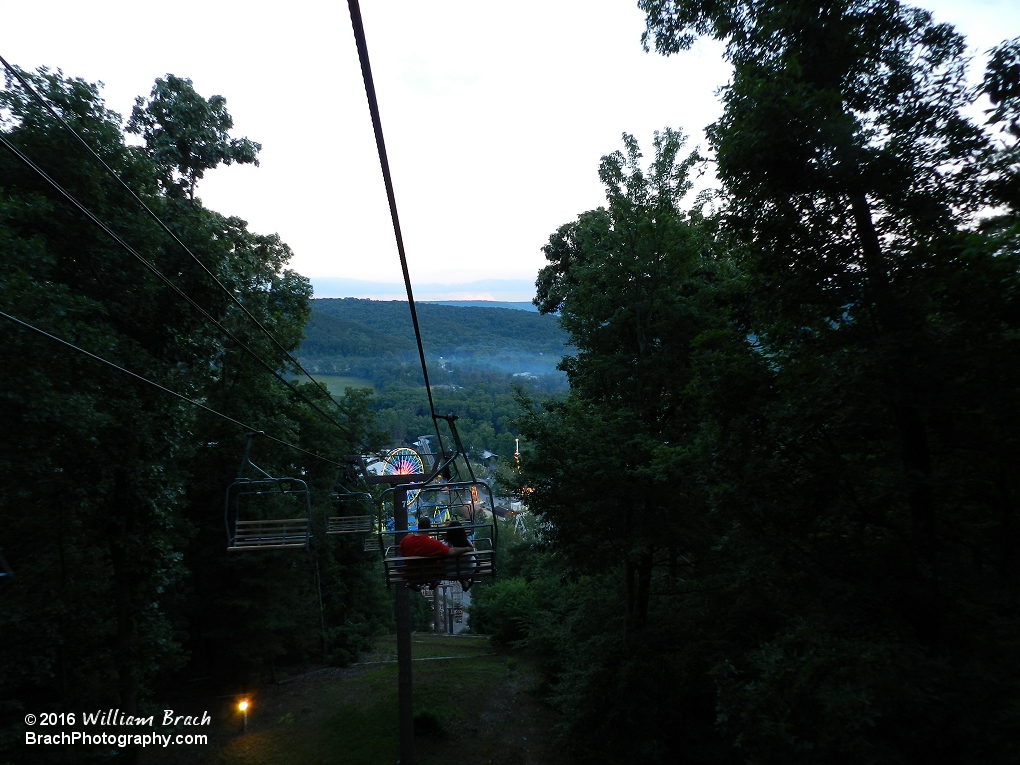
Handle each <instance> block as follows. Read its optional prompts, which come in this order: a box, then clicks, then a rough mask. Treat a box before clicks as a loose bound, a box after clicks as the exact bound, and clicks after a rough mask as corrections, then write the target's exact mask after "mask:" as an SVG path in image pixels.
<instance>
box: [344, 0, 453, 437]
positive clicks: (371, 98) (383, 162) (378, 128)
mask: <svg viewBox="0 0 1020 765" xmlns="http://www.w3.org/2000/svg"><path fill="white" fill-rule="evenodd" d="M347 6H348V8H349V9H350V13H351V24H352V26H353V27H354V39H355V41H356V42H357V45H358V59H359V60H360V61H361V76H362V79H363V80H364V82H365V95H366V96H367V97H368V110H369V112H370V113H371V115H372V128H373V130H374V131H375V145H376V148H377V149H378V152H379V165H380V166H381V168H382V174H383V182H384V183H385V185H386V198H387V200H389V204H390V218H391V220H392V221H393V234H394V236H395V237H396V240H397V253H398V254H399V256H400V268H401V271H402V272H403V274H404V288H405V289H406V290H407V305H408V306H409V307H410V309H411V324H412V325H413V326H414V339H415V341H416V342H417V343H418V358H420V359H421V373H422V377H423V378H424V380H425V392H426V393H427V394H428V398H429V410H430V411H431V413H432V425H433V426H434V427H435V429H436V438H437V439H439V450H440V452H444V451H445V448H444V447H443V437H442V436H441V435H440V434H439V423H438V419H437V417H436V405H435V403H434V402H433V400H432V386H431V385H430V384H429V370H428V366H427V365H426V363H425V349H424V347H423V346H422V342H421V330H420V328H419V327H418V312H417V311H416V310H415V306H414V294H413V293H412V290H411V274H410V272H409V271H408V269H407V254H406V253H405V251H404V237H403V234H401V231H400V217H399V216H398V215H397V198H396V195H395V193H394V191H393V178H392V176H391V174H390V162H389V159H388V158H387V154H386V141H385V140H384V138H383V129H382V118H381V117H380V116H379V102H378V100H377V99H376V95H375V81H374V80H373V78H372V65H371V63H370V62H369V58H368V42H367V41H366V39H365V25H364V24H363V22H362V20H361V7H360V6H359V5H358V0H347Z"/></svg>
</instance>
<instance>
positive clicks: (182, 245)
mask: <svg viewBox="0 0 1020 765" xmlns="http://www.w3.org/2000/svg"><path fill="white" fill-rule="evenodd" d="M0 63H2V64H3V66H4V68H5V69H7V71H8V72H10V73H11V74H12V75H13V76H14V77H15V78H16V79H17V80H18V82H20V83H21V86H22V87H23V88H24V89H25V90H27V91H28V92H29V93H30V94H31V95H32V97H33V98H35V100H36V101H38V102H39V104H40V105H41V106H42V107H43V108H44V109H45V110H46V111H47V112H49V114H50V116H52V117H53V118H54V119H55V120H57V122H59V123H60V124H61V125H62V126H63V128H64V129H65V130H66V131H67V132H69V133H70V134H71V135H72V136H74V137H75V139H77V141H78V143H80V144H81V145H82V146H83V147H85V150H86V151H87V152H88V153H89V154H91V155H92V156H93V157H94V158H95V160H96V161H97V162H99V164H100V165H102V167H103V169H104V170H105V171H106V172H107V174H108V175H110V177H112V178H113V179H114V180H115V181H117V183H119V184H120V185H121V186H122V187H123V188H124V190H125V191H127V193H128V194H130V195H131V197H132V198H133V199H134V200H135V201H136V202H137V203H138V204H139V205H140V206H141V208H142V209H143V210H145V212H146V213H148V215H149V217H150V218H152V219H153V220H154V221H155V222H156V224H157V225H159V227H160V228H162V229H163V231H165V232H166V233H167V234H168V235H169V236H170V238H171V239H173V240H174V242H176V243H177V245H179V246H180V248H181V249H182V250H184V252H186V253H187V254H188V255H189V256H190V257H191V259H192V260H194V261H195V262H196V263H198V265H199V267H200V268H201V269H202V270H203V271H205V272H206V274H208V276H209V278H210V279H212V280H213V281H214V282H216V285H217V286H218V287H219V288H220V289H221V290H223V292H225V293H226V294H227V296H228V297H229V298H230V299H231V300H232V301H234V303H235V304H236V305H237V307H238V308H240V309H241V311H243V312H244V314H245V315H246V316H247V317H248V318H249V319H251V320H252V321H253V322H255V325H256V326H257V327H258V328H259V329H260V330H262V332H263V333H265V335H266V337H268V338H269V339H270V340H272V341H273V344H274V345H276V347H277V348H278V349H279V350H280V351H282V352H283V353H284V355H285V356H286V357H287V359H288V360H289V361H290V362H291V363H292V364H293V365H294V366H295V367H296V368H297V369H299V370H301V372H303V373H304V375H305V376H306V377H307V378H308V379H309V380H311V381H312V382H313V383H314V384H315V385H316V386H318V388H319V389H320V390H321V391H322V392H323V393H325V394H326V397H327V398H328V399H329V400H330V401H332V402H333V404H335V405H336V407H337V409H339V410H340V411H341V412H343V413H344V414H345V415H347V417H349V418H350V419H351V421H352V422H354V421H356V420H355V418H354V417H353V416H352V415H351V413H350V411H349V410H348V409H346V408H345V407H344V406H342V405H341V404H340V402H339V401H337V400H336V399H334V398H333V396H332V394H330V392H329V390H328V389H327V388H326V386H325V385H323V384H322V383H320V382H319V381H318V380H316V379H315V378H314V377H312V375H311V374H310V373H309V372H308V371H307V370H306V369H305V368H304V367H303V366H301V364H300V363H299V362H298V360H297V359H295V358H294V357H293V356H291V355H290V353H289V352H288V351H287V349H286V348H285V347H284V346H283V344H282V343H280V341H279V340H277V339H276V336H275V335H273V333H272V332H270V331H269V330H268V329H266V327H265V326H263V324H262V322H260V321H259V320H258V318H257V317H256V316H255V315H254V314H252V313H251V311H249V310H248V309H247V308H246V307H245V305H244V304H243V303H242V302H241V301H240V300H238V299H237V297H236V296H235V295H234V293H233V292H231V291H230V290H229V289H228V288H227V287H226V285H224V284H223V282H221V281H220V280H219V278H218V277H217V276H216V274H214V273H213V272H212V271H211V270H210V269H209V268H208V267H207V266H206V265H205V263H203V262H202V261H201V259H200V258H199V257H198V256H197V255H195V253H193V252H192V251H191V249H190V248H189V247H188V246H187V245H186V244H185V243H184V242H182V241H181V240H180V238H179V237H178V236H177V234H175V233H174V232H173V231H171V230H170V227H169V226H167V225H166V223H164V222H163V219H162V218H160V217H159V216H158V215H157V214H156V213H155V212H153V211H152V208H150V207H149V206H148V205H147V204H146V203H145V202H144V201H143V200H142V199H141V197H139V196H138V195H137V194H136V193H135V192H134V190H133V189H132V188H131V187H130V186H128V185H127V183H125V182H124V179H122V178H121V177H120V176H119V175H118V174H117V171H116V170H114V169H113V168H112V167H110V166H109V165H108V164H107V163H106V160H104V159H103V158H102V157H100V156H99V154H98V153H97V152H96V151H95V149H93V148H92V147H91V146H89V144H88V143H87V142H86V141H85V139H84V138H82V137H81V136H80V135H79V134H78V133H77V131H75V129H74V128H72V127H71V126H70V125H69V124H67V122H66V121H65V120H64V118H63V117H61V116H60V115H59V114H58V113H57V112H56V110H55V109H53V107H52V106H50V104H49V103H48V102H47V101H46V99H44V98H43V97H42V95H40V94H39V92H38V91H37V90H36V89H35V88H33V87H32V84H31V83H30V82H28V80H26V79H25V78H24V77H23V76H22V74H21V72H20V71H18V69H17V67H14V66H12V65H11V64H10V63H8V61H7V59H5V58H4V57H3V56H0Z"/></svg>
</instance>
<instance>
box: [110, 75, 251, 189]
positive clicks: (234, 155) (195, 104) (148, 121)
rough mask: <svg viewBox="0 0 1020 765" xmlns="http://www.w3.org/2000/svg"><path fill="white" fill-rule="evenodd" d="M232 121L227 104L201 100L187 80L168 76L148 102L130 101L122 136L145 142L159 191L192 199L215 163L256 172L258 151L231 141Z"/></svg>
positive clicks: (246, 142) (241, 140) (215, 98)
mask: <svg viewBox="0 0 1020 765" xmlns="http://www.w3.org/2000/svg"><path fill="white" fill-rule="evenodd" d="M233 127H234V120H233V119H232V118H231V116H230V114H228V113H227V99H225V98H224V97H223V96H213V97H212V98H209V99H205V98H203V97H202V96H200V95H199V94H198V93H196V92H195V88H194V86H193V85H192V82H191V80H189V79H187V78H185V77H175V76H174V75H172V74H168V75H167V76H166V79H162V78H157V79H156V84H155V85H153V87H152V93H151V94H150V96H149V100H148V102H146V100H145V99H144V98H142V97H141V96H139V97H138V98H137V99H135V107H134V109H132V110H131V119H130V120H128V123H127V128H126V129H127V132H129V133H136V134H137V135H140V136H141V137H142V138H143V139H144V140H145V148H146V149H147V150H148V153H149V157H150V159H151V161H152V163H153V164H154V165H155V167H156V171H157V173H158V178H159V182H160V185H161V186H162V188H163V190H164V191H165V192H166V194H167V195H168V196H173V197H183V196H185V195H187V197H188V198H189V199H191V200H194V198H195V184H197V183H198V181H200V180H201V179H202V178H203V177H204V176H205V171H206V170H212V169H213V168H215V167H216V166H217V165H220V164H221V163H222V164H224V165H230V164H233V163H235V162H236V163H238V164H254V165H256V166H258V163H259V161H258V159H257V157H258V153H259V151H260V150H261V149H262V145H261V144H258V143H255V142H254V141H250V140H248V139H247V138H231V137H230V136H229V134H228V133H229V131H230V129H231V128H233Z"/></svg>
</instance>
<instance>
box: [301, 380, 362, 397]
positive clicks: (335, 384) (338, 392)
mask: <svg viewBox="0 0 1020 765" xmlns="http://www.w3.org/2000/svg"><path fill="white" fill-rule="evenodd" d="M314 377H315V379H316V380H317V381H318V382H321V383H322V384H323V385H325V386H326V389H327V390H328V391H329V392H330V393H331V394H332V395H334V396H342V395H344V391H345V390H347V389H348V388H371V387H372V381H371V380H366V379H365V378H363V377H341V376H340V375H314ZM305 379H306V380H307V379H308V378H305Z"/></svg>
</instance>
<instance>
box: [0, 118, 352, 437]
mask: <svg viewBox="0 0 1020 765" xmlns="http://www.w3.org/2000/svg"><path fill="white" fill-rule="evenodd" d="M0 144H3V146H4V147H5V148H6V149H7V150H8V151H10V152H11V153H12V154H14V156H16V157H17V158H18V159H20V160H21V161H22V162H23V163H25V164H26V165H27V166H28V167H29V168H31V169H32V170H33V171H35V172H36V173H37V174H38V175H39V176H40V177H41V178H42V179H43V180H45V181H46V182H47V183H48V184H50V186H52V187H53V188H54V189H55V190H56V191H57V192H58V193H60V194H61V195H62V196H63V197H64V198H65V199H67V201H68V202H70V203H71V204H72V205H73V206H74V207H76V208H77V209H78V210H79V211H80V212H81V213H82V214H83V215H85V217H87V218H88V219H89V220H90V221H92V222H93V223H94V224H96V225H97V226H98V227H99V228H101V229H102V230H103V231H104V232H105V233H106V234H107V235H108V236H109V237H110V238H111V239H113V241H114V242H116V243H117V244H119V245H120V246H121V247H122V248H124V249H125V250H126V251H127V252H128V253H129V254H130V255H132V256H133V257H134V258H135V259H136V260H138V261H139V262H140V263H141V264H142V265H144V266H145V267H146V268H147V269H149V271H150V272H151V273H152V274H153V275H155V276H156V277H157V278H158V279H160V280H161V281H162V282H163V283H164V284H166V285H167V286H168V287H170V289H172V290H173V291H174V292H176V293H177V294H178V295H179V296H180V297H182V298H183V299H184V300H185V301H187V302H188V303H189V304H190V305H191V306H192V307H194V308H195V309H196V310H197V311H198V312H199V313H201V314H202V316H204V317H205V318H206V319H208V320H209V321H210V322H212V323H213V324H214V325H215V326H216V327H217V328H218V329H219V330H220V331H221V332H223V333H224V334H225V335H226V336H227V337H229V338H230V339H231V340H233V341H234V342H235V343H236V344H237V345H238V347H239V348H241V349H242V350H244V351H245V352H246V353H247V354H248V355H250V356H251V357H252V358H254V359H255V360H256V361H258V362H259V364H261V365H262V366H263V367H265V368H266V370H268V371H269V372H270V373H271V374H272V375H273V376H274V377H276V379H277V380H279V381H280V382H281V383H283V384H284V385H286V386H287V387H288V388H289V389H290V390H291V392H292V393H294V394H295V395H297V396H298V398H300V399H301V400H302V401H304V402H305V403H306V404H308V406H310V407H311V408H312V409H314V410H315V411H316V412H318V413H319V415H320V416H322V417H323V418H324V419H325V420H327V421H328V422H330V423H332V424H333V425H335V426H336V427H337V428H338V429H339V430H340V431H341V432H342V433H344V435H346V436H347V437H348V438H352V439H353V438H354V435H353V433H352V432H351V431H350V430H349V429H348V428H346V427H344V426H343V425H341V424H340V423H339V422H337V421H336V420H334V419H333V418H332V417H330V416H329V415H328V414H327V413H326V412H324V411H323V410H322V409H320V408H319V406H318V405H317V404H316V403H315V402H313V401H311V400H310V399H309V398H307V397H306V396H305V395H304V394H303V393H301V391H299V390H298V389H297V388H295V387H294V386H293V385H291V384H290V382H288V381H287V379H286V378H285V377H283V375H281V374H280V373H279V372H277V371H276V370H275V369H273V368H272V367H271V366H270V365H269V364H268V363H266V362H265V361H263V360H262V358H261V357H260V356H259V355H258V354H257V353H255V351H253V350H252V349H251V348H249V347H248V346H247V345H245V344H244V343H243V342H241V341H240V340H239V339H238V338H237V337H236V336H235V335H234V334H233V333H232V332H231V331H230V330H229V329H227V328H226V327H224V326H223V325H222V324H221V323H220V322H219V321H217V320H216V318H215V317H213V316H212V315H211V314H210V313H209V312H208V311H206V310H205V309H204V308H202V306H201V305H199V304H198V303H197V302H195V301H194V300H193V299H192V298H191V297H190V296H188V295H187V294H186V293H185V292H184V291H182V290H181V289H180V288H179V287H178V286H177V285H176V284H174V283H173V282H172V281H170V279H168V278H167V277H166V276H164V275H163V274H162V273H161V272H160V271H159V270H158V269H157V268H156V267H155V266H153V265H152V264H151V263H150V262H149V261H148V260H146V259H145V258H144V257H142V256H141V255H140V254H139V253H138V252H137V251H136V250H135V249H134V248H133V247H132V246H131V245H129V244H128V243H127V242H125V241H124V240H123V239H122V238H121V237H120V236H118V235H117V234H116V233H115V232H114V231H113V230H112V229H111V228H110V227H109V226H107V225H106V224H105V223H103V222H102V221H101V220H99V218H97V217H96V216H95V215H93V214H92V212H90V211H89V210H88V208H86V207H85V206H84V205H83V204H82V203H81V202H79V201H78V200H77V199H75V198H74V197H73V196H72V195H71V194H70V192H68V191H67V190H66V189H64V188H63V187H62V186H61V185H60V184H58V183H57V182H56V181H55V180H53V179H52V178H50V176H49V175H47V174H46V171H44V170H43V169H42V168H41V167H39V166H38V165H36V164H35V163H34V162H33V161H32V160H31V159H29V158H28V157H27V156H25V155H24V154H23V153H22V152H21V151H20V150H19V149H18V148H17V147H16V146H14V145H13V144H11V143H10V142H9V141H8V140H7V138H6V137H5V136H4V135H3V133H0Z"/></svg>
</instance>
